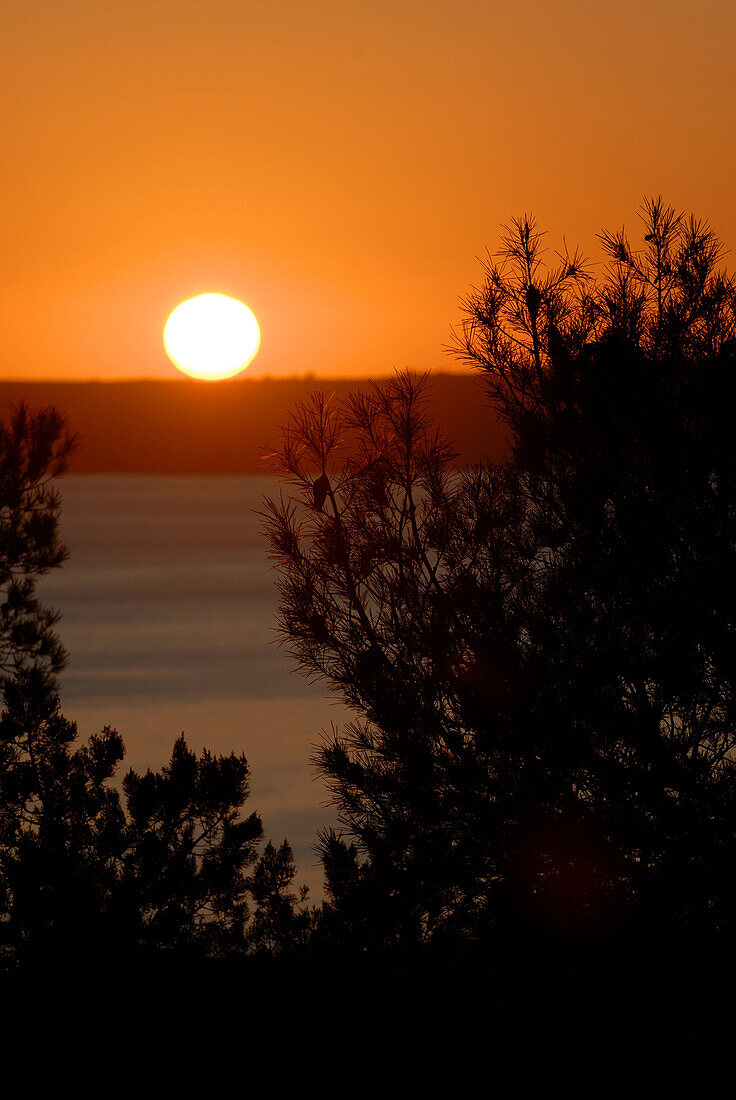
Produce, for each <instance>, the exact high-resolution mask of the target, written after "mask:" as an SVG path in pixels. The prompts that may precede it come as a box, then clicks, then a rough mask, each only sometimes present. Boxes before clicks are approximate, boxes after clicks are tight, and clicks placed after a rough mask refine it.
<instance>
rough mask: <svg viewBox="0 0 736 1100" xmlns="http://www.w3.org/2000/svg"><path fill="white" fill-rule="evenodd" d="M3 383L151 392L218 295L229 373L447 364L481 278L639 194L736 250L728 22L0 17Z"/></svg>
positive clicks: (257, 15)
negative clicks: (230, 330)
mask: <svg viewBox="0 0 736 1100" xmlns="http://www.w3.org/2000/svg"><path fill="white" fill-rule="evenodd" d="M0 14H1V15H2V37H1V38H0V51H2V59H1V60H2V63H1V64H0V85H1V94H2V103H3V111H2V122H1V123H0V135H1V139H2V153H3V170H2V174H0V204H1V205H2V210H3V214H4V216H3V218H2V226H1V228H0V234H1V236H2V257H3V263H2V268H1V269H0V341H1V342H2V348H1V351H2V360H1V362H2V367H1V368H0V378H6V379H14V380H15V379H19V380H23V379H29V380H30V379H34V380H41V379H55V380H60V379H92V378H97V379H102V380H113V379H122V378H141V377H157V378H173V377H176V376H177V372H176V370H175V368H174V367H173V365H172V364H171V363H170V362H169V361H168V359H167V358H166V355H165V353H164V350H163V345H162V340H161V332H162V329H163V325H164V323H165V321H166V318H167V316H168V315H169V313H170V311H171V310H172V309H173V308H174V307H175V306H176V305H177V304H178V303H179V302H180V301H182V300H183V299H185V298H188V297H191V296H193V295H195V294H198V293H203V292H207V291H219V292H222V293H225V294H229V295H232V296H233V297H236V298H239V299H241V300H243V301H245V302H246V303H247V304H248V305H249V306H250V308H251V309H252V310H253V311H254V313H255V314H256V316H257V317H258V319H259V321H260V324H261V329H262V345H261V351H260V353H259V355H258V356H257V358H256V359H255V360H254V362H253V364H252V365H251V367H249V369H248V374H249V375H251V376H254V377H255V376H259V375H263V374H268V375H272V376H282V375H293V374H304V373H314V374H316V375H317V376H321V377H325V376H336V375H342V376H363V377H365V376H367V375H368V376H377V375H382V374H386V373H389V372H390V371H391V370H393V369H394V368H395V367H407V366H408V367H413V368H415V369H419V370H425V369H445V370H446V369H448V368H451V367H452V365H453V360H452V358H451V357H449V356H448V354H447V352H446V351H445V350H444V349H445V348H446V346H447V345H448V343H449V342H450V337H451V327H452V326H453V325H454V324H457V323H458V321H459V320H460V316H461V313H460V300H461V298H462V297H463V295H465V294H466V293H467V292H468V290H469V289H470V287H471V285H472V284H473V283H477V282H478V280H479V278H480V265H479V261H478V257H479V256H482V255H483V254H484V253H485V250H486V248H490V249H491V250H493V249H494V248H495V247H496V245H497V241H498V235H499V230H500V227H501V225H502V224H503V223H505V222H508V221H509V220H510V218H512V217H513V216H514V215H518V214H520V213H522V212H525V211H528V212H533V213H534V214H535V215H536V217H537V219H538V221H539V223H540V225H541V227H543V228H545V229H546V230H548V234H549V235H548V238H547V240H548V243H549V246H550V249H552V250H554V248H557V247H560V246H561V245H562V241H563V237H564V239H565V240H566V241H567V243H568V245H570V246H573V245H575V244H580V245H581V246H582V247H583V248H584V250H586V251H587V252H588V253H590V254H591V255H592V256H593V258H594V259H595V258H596V233H597V232H598V231H599V230H600V229H601V228H603V227H608V228H615V227H618V226H620V225H621V224H622V223H626V224H627V226H629V227H631V228H634V227H635V225H636V210H637V207H638V206H639V205H640V203H641V201H642V199H643V198H644V196H646V195H651V194H658V193H661V194H663V196H664V197H665V199H666V200H667V201H668V202H670V203H671V204H672V205H674V206H676V207H677V208H678V209H683V210H686V211H688V212H690V211H693V212H694V213H696V214H698V215H700V216H702V217H705V218H707V219H708V220H709V221H710V222H711V224H712V226H713V228H714V229H715V230H716V231H717V233H718V234H719V235H720V236H721V237H722V238H723V239H724V240H725V243H726V245H727V246H730V247H734V244H735V243H736V209H734V202H733V195H734V193H735V192H736V186H735V185H736V153H735V152H734V150H735V149H736V112H735V111H734V108H733V105H734V92H735V91H736V75H735V72H736V66H734V64H733V59H734V56H736V5H735V4H734V3H733V0H702V2H699V3H694V2H685V0H666V2H664V0H662V2H655V0H618V2H616V3H593V2H590V0H587V2H582V0H514V2H508V3H500V2H494V0H452V2H447V0H411V2H408V0H366V2H362V0H361V2H358V0H353V2H350V0H288V2H287V0H124V2H120V0H118V2H116V3H114V4H113V3H110V2H108V0H0Z"/></svg>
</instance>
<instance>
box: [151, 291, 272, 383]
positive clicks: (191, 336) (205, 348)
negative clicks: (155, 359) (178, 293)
mask: <svg viewBox="0 0 736 1100" xmlns="http://www.w3.org/2000/svg"><path fill="white" fill-rule="evenodd" d="M260 342H261V331H260V329H259V327H258V322H257V321H256V319H255V317H254V316H253V314H252V313H251V311H250V310H249V309H248V307H247V306H246V305H244V304H243V303H242V302H239V301H237V299H235V298H228V297H227V295H225V294H199V295H198V296H197V297H196V298H189V299H188V300H187V301H186V302H182V303H181V305H179V306H177V307H176V309H175V310H174V312H173V313H172V314H171V316H170V317H169V319H168V321H167V322H166V325H165V327H164V347H165V348H166V353H167V355H168V356H169V358H170V359H171V361H172V362H173V363H174V365H175V366H176V367H178V369H179V370H180V371H183V372H184V374H188V375H191V377H192V378H202V379H206V380H208V381H212V382H214V381H218V380H219V379H222V378H232V377H233V375H235V374H239V373H240V371H242V370H245V368H246V367H247V366H248V364H249V363H250V362H251V360H252V359H253V357H254V356H255V354H256V352H257V351H258V347H259V345H260Z"/></svg>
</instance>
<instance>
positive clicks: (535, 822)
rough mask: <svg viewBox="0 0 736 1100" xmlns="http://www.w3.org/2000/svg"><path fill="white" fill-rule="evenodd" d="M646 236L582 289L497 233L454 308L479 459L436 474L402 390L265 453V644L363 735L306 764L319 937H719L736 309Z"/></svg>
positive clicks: (668, 227)
mask: <svg viewBox="0 0 736 1100" xmlns="http://www.w3.org/2000/svg"><path fill="white" fill-rule="evenodd" d="M643 218H644V223H645V225H644V228H645V234H644V241H643V244H642V247H641V249H640V250H639V251H635V250H634V249H633V248H632V246H631V245H630V243H629V241H628V238H627V237H626V236H625V235H624V234H623V233H619V234H604V235H603V236H602V243H603V246H604V248H605V250H606V251H607V253H608V256H609V258H610V264H609V266H608V268H607V270H606V271H605V273H604V275H603V276H602V277H601V278H600V279H599V280H598V281H597V282H596V281H594V280H593V279H591V278H590V276H589V274H588V272H587V270H586V265H585V264H584V262H583V260H582V258H581V257H580V256H579V255H578V254H574V255H572V256H570V255H563V256H561V257H559V258H558V262H556V263H555V264H554V265H553V266H552V267H547V266H546V265H545V257H544V253H543V249H542V244H541V236H540V234H539V233H537V231H536V229H535V227H534V223H533V222H532V221H531V220H530V219H528V218H522V219H519V220H518V221H517V222H515V223H514V224H513V226H512V227H511V228H510V229H509V230H508V232H507V235H506V238H505V240H504V242H503V248H502V251H501V253H500V256H499V259H498V262H496V261H491V262H490V263H489V265H488V267H487V268H486V270H485V272H484V280H483V283H482V285H481V287H480V288H479V289H477V290H475V291H473V292H472V293H471V295H470V296H469V298H468V300H467V302H466V319H465V323H464V325H463V327H462V330H461V332H460V333H459V334H458V339H457V343H458V346H459V350H460V353H461V355H462V356H463V357H464V358H465V360H466V361H468V362H469V363H470V364H471V365H472V366H473V367H474V368H476V369H478V370H479V372H480V376H481V380H482V382H483V384H484V386H485V389H486V392H487V393H488V394H489V395H490V398H491V403H492V405H493V407H494V409H495V413H496V415H497V416H499V417H500V418H501V419H502V421H503V423H504V424H505V426H506V429H507V432H508V439H509V446H508V452H507V455H506V456H505V458H504V459H503V460H502V461H501V462H498V463H492V462H486V463H483V464H481V465H480V466H478V467H477V468H475V469H470V470H457V469H455V468H453V465H452V452H451V449H450V447H449V445H448V444H447V443H446V441H445V440H444V439H443V438H442V435H441V433H440V432H438V430H437V429H436V428H435V427H434V426H432V425H431V424H430V423H429V422H428V420H427V417H426V414H425V411H424V408H423V404H422V391H423V386H424V385H425V382H424V381H422V380H417V379H415V378H413V377H412V376H410V375H408V374H399V375H397V376H396V377H395V378H394V379H392V380H390V381H388V382H386V383H380V384H376V385H375V386H373V387H372V388H371V390H370V391H369V392H368V393H359V394H356V395H355V396H354V397H353V398H351V399H350V400H349V401H348V402H347V404H346V405H345V406H343V407H340V408H338V407H335V405H334V404H333V403H331V402H330V401H329V400H327V399H325V398H323V397H320V396H316V397H315V398H314V399H313V401H312V402H311V403H310V404H308V405H304V406H302V407H300V408H299V409H298V410H297V411H296V413H295V414H294V416H293V418H292V422H291V424H290V425H289V427H288V428H287V430H286V432H285V438H284V445H283V448H282V451H281V453H280V456H279V460H280V465H281V468H282V470H283V471H284V473H285V475H286V476H287V478H288V479H289V480H290V482H291V485H292V490H291V492H290V493H289V494H288V495H287V496H286V497H285V498H284V497H282V499H281V500H280V501H271V502H268V530H269V535H270V539H271V545H272V550H273V554H274V557H275V559H276V561H277V563H278V568H279V571H280V586H281V610H280V622H281V628H282V632H283V638H284V640H285V642H286V644H287V645H288V647H289V649H290V651H291V652H292V654H294V656H295V657H296V658H297V660H298V661H299V662H300V663H301V665H302V667H303V668H304V669H305V671H306V672H307V673H308V674H310V675H315V676H318V677H323V678H325V679H326V680H327V681H328V682H329V683H330V684H331V685H332V686H333V687H334V688H335V689H336V690H337V691H338V692H340V694H341V695H342V697H343V698H344V699H345V701H346V702H347V703H348V704H349V705H350V706H351V707H352V708H353V709H354V710H355V711H356V713H357V718H356V720H355V721H354V722H353V723H352V724H350V725H349V726H348V728H347V729H345V730H343V731H335V732H334V733H333V734H332V735H331V736H329V737H327V738H326V739H325V740H324V741H323V743H322V745H321V747H320V748H319V749H318V751H317V755H316V762H317V766H318V768H319V769H320V771H321V773H322V775H323V776H324V777H325V779H326V781H327V784H328V787H329V788H330V789H331V791H332V793H333V795H334V798H335V802H336V805H337V808H338V814H339V818H340V821H341V827H342V834H340V833H338V834H335V833H328V834H326V835H325V836H324V837H323V838H322V857H323V861H324V865H325V870H326V874H327V886H328V900H329V907H328V919H329V921H330V922H331V925H332V928H333V931H334V935H335V936H336V937H337V938H343V939H347V940H350V939H352V940H353V941H355V940H356V939H357V940H358V941H359V942H362V943H371V944H385V943H395V942H404V941H416V940H421V939H424V938H427V937H432V936H436V935H438V934H442V935H447V934H454V933H457V932H461V933H464V934H467V933H471V934H474V935H483V934H486V933H487V932H488V930H489V928H491V927H493V926H494V925H498V924H499V922H502V921H507V922H509V924H514V925H516V926H518V925H519V924H523V923H524V922H527V921H528V922H532V923H539V922H541V924H542V925H545V926H550V925H559V924H562V925H564V926H570V925H576V923H579V922H581V921H582V922H583V923H584V924H586V925H591V924H594V925H597V926H600V925H602V924H605V923H606V922H608V921H611V920H613V919H615V918H616V916H617V914H618V913H620V912H621V911H622V910H623V911H631V908H632V906H633V907H638V908H639V909H642V908H648V909H649V910H650V911H654V910H656V911H657V912H658V913H660V914H661V913H662V912H663V911H665V910H666V911H668V912H670V913H674V914H677V915H678V916H679V917H682V918H683V919H687V920H704V921H707V922H709V923H710V924H711V925H713V924H716V925H718V924H719V923H720V924H723V923H724V922H726V923H727V922H729V921H733V919H734V911H733V896H732V895H733V890H732V887H731V885H730V882H731V876H730V870H729V868H730V866H731V863H732V861H733V858H734V854H736V853H735V852H734V833H733V825H732V822H733V814H734V806H735V805H736V803H735V802H734V793H735V792H734V781H735V779H736V773H735V772H734V764H733V760H732V754H733V748H734V735H735V732H736V731H735V729H734V709H733V707H734V704H733V676H734V654H735V652H736V650H735V649H734V605H733V597H732V596H731V595H730V593H731V590H732V588H733V584H732V577H733V570H734V522H735V519H736V498H735V495H734V490H735V488H736V480H735V478H736V471H735V470H734V457H733V448H732V445H731V421H732V417H733V412H734V396H735V395H734V378H735V377H736V373H735V371H734V367H735V366H736V357H735V354H734V352H735V348H736V344H735V343H734V335H735V324H734V317H735V310H734V304H735V299H736V295H735V292H734V283H733V280H732V279H731V278H730V277H729V276H727V275H726V274H725V273H724V272H723V271H722V270H721V269H720V267H719V261H720V246H719V243H718V241H717V240H716V239H715V237H714V235H713V233H712V232H711V230H710V229H709V228H708V226H707V225H704V224H702V223H699V222H697V221H696V220H695V219H686V218H684V217H682V216H680V215H677V214H675V212H674V211H672V210H671V209H669V208H667V207H665V205H664V204H663V203H662V202H661V200H653V201H651V202H648V203H647V204H646V205H645V208H644V210H643ZM479 399H480V395H479ZM489 415H490V413H489Z"/></svg>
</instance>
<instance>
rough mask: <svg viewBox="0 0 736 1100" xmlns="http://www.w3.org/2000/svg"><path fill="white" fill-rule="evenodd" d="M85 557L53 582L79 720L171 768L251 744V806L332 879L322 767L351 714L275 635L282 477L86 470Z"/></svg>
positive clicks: (82, 494)
mask: <svg viewBox="0 0 736 1100" xmlns="http://www.w3.org/2000/svg"><path fill="white" fill-rule="evenodd" d="M60 484H61V490H62V495H63V506H62V522H61V529H62V537H63V539H64V541H65V542H66V544H67V546H68V547H69V550H70V552H71V553H70V558H69V560H68V561H67V562H66V563H65V564H64V566H63V567H62V568H61V569H60V570H57V571H56V572H55V573H53V574H51V575H49V576H48V577H46V578H44V579H43V580H42V581H41V584H40V589H39V591H40V594H41V596H42V598H43V599H44V600H45V601H46V602H47V603H50V604H51V605H53V606H55V607H57V608H59V610H61V612H62V615H63V617H62V620H61V622H60V624H59V634H60V636H61V639H62V641H63V643H64V645H65V646H66V648H67V650H68V652H69V663H68V666H67V668H66V670H65V671H64V673H63V674H62V703H63V707H64V712H65V714H66V715H67V717H69V718H72V719H74V720H76V721H77V723H78V725H79V730H80V734H81V735H82V736H83V737H86V736H88V735H89V734H90V733H93V732H94V731H96V730H99V729H101V728H102V727H103V726H105V725H111V726H114V727H115V728H116V729H118V730H119V731H120V733H121V734H122V735H123V738H124V740H125V743H126V746H127V756H126V761H125V764H126V766H131V767H134V768H137V769H140V768H146V767H160V766H161V764H162V763H164V762H165V760H166V758H167V756H168V754H169V752H170V750H171V745H172V742H173V741H174V739H175V738H176V737H177V736H178V735H179V734H180V733H181V732H182V731H183V732H184V733H185V734H186V737H187V740H188V741H189V743H190V745H192V747H194V748H196V749H197V750H200V749H202V748H203V747H208V748H210V749H212V750H213V751H216V752H230V751H236V752H245V754H246V756H247V758H248V762H249V765H250V768H251V776H252V783H251V790H252V794H251V799H250V809H257V810H258V811H259V812H260V814H261V816H262V818H263V824H264V830H265V833H266V835H267V836H271V837H272V838H273V839H274V841H278V840H280V839H281V838H282V837H283V836H287V837H288V838H289V840H290V842H291V843H292V846H293V848H294V851H295V855H296V857H297V863H298V867H299V871H300V880H302V881H307V882H308V883H309V885H310V886H311V887H312V889H313V891H316V890H317V889H318V887H319V883H320V879H321V875H320V872H319V869H318V868H317V867H316V866H315V863H316V860H315V856H314V853H313V851H312V845H313V843H314V839H315V833H316V830H317V829H318V828H319V827H321V826H323V825H325V824H327V823H331V822H332V821H333V812H332V810H331V809H330V808H328V807H327V806H326V794H325V790H324V787H323V785H322V783H321V781H320V780H319V779H318V778H317V777H316V776H315V773H314V771H313V769H312V767H311V765H310V763H309V757H310V754H311V751H312V748H313V745H314V743H315V741H316V740H317V738H318V737H319V734H320V731H321V730H322V729H324V728H327V727H329V726H330V724H331V723H332V722H338V723H339V722H340V721H342V720H343V718H344V716H345V712H344V710H343V708H342V707H341V706H339V704H337V703H336V702H335V700H334V698H332V697H331V696H330V695H329V694H328V693H327V691H326V689H325V688H321V687H318V686H311V685H309V684H308V683H307V681H306V680H305V679H304V677H303V676H301V675H300V674H299V673H298V672H296V671H295V670H294V668H293V666H292V664H291V662H290V661H289V659H288V657H287V656H286V654H285V653H284V652H283V650H280V649H278V648H277V647H276V645H275V621H274V614H275V609H276V591H275V586H274V571H273V568H272V566H271V564H270V563H269V561H268V558H267V548H266V543H265V540H264V538H263V536H262V534H261V533H260V520H259V518H258V516H257V515H256V511H257V510H258V509H259V508H260V507H261V501H262V499H263V496H264V495H265V494H267V493H268V494H277V493H278V491H279V484H278V482H277V481H276V479H275V478H270V477H199V478H197V477H153V476H126V475H97V474H90V475H84V476H77V477H74V476H71V477H67V478H64V479H63V480H62V482H61V483H60Z"/></svg>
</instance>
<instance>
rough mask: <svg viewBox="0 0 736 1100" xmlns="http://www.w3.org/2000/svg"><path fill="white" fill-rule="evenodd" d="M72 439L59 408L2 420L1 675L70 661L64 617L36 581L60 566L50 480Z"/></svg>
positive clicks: (19, 412)
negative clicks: (60, 624)
mask: <svg viewBox="0 0 736 1100" xmlns="http://www.w3.org/2000/svg"><path fill="white" fill-rule="evenodd" d="M73 449H74V439H73V437H72V435H71V434H70V432H69V430H68V428H67V425H66V421H65V420H64V417H63V416H61V415H60V414H59V413H58V412H57V411H56V409H54V408H51V407H50V408H46V409H41V410H38V411H37V412H31V411H29V410H28V409H27V408H26V407H25V406H24V405H20V406H18V407H17V408H15V409H14V410H13V412H12V414H11V416H10V420H9V422H8V423H7V424H5V423H0V673H2V674H5V675H8V674H12V673H13V672H14V671H15V670H16V669H18V668H21V667H27V666H29V665H33V664H35V665H37V666H41V667H44V668H46V669H47V670H48V671H49V672H51V673H53V672H57V671H58V670H59V669H60V668H61V667H62V665H63V663H64V650H63V649H62V647H61V645H60V643H59V640H58V638H57V637H56V634H55V633H54V630H53V626H54V624H55V623H56V621H57V619H58V616H57V614H56V613H55V612H53V611H50V610H49V609H47V608H45V607H43V606H42V605H41V604H39V602H38V600H37V599H36V595H35V583H36V579H37V578H38V577H39V576H41V575H42V574H44V573H47V572H48V571H49V570H50V569H54V568H56V567H57V566H59V565H61V563H62V562H63V561H64V559H65V558H66V555H67V551H66V548H65V547H64V546H63V545H62V544H61V542H60V541H59V536H58V519H59V495H58V492H57V490H56V489H55V487H54V486H53V484H52V481H53V479H54V478H55V477H57V476H58V475H59V474H61V473H63V472H64V470H65V469H66V466H67V462H68V459H69V456H70V454H71V452H72V451H73Z"/></svg>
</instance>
